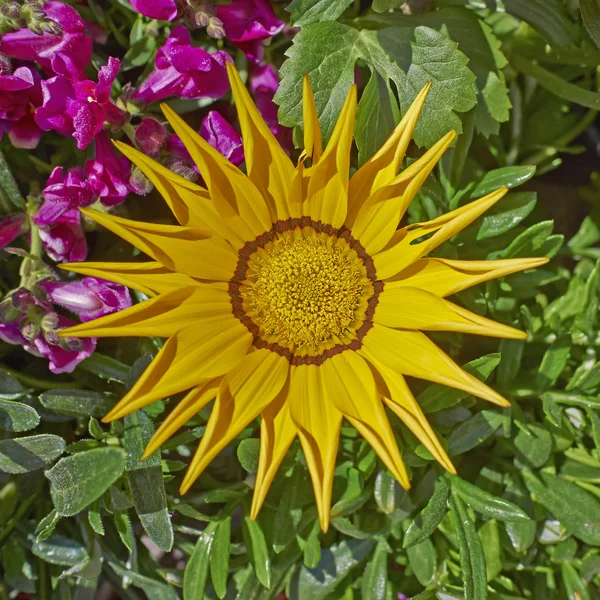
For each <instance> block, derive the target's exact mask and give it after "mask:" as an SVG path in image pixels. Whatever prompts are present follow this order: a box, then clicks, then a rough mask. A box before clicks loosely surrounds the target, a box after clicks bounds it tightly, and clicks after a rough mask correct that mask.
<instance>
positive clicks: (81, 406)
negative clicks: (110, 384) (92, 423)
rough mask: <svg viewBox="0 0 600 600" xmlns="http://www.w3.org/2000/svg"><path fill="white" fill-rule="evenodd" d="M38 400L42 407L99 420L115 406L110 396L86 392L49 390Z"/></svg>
mask: <svg viewBox="0 0 600 600" xmlns="http://www.w3.org/2000/svg"><path fill="white" fill-rule="evenodd" d="M39 398H40V402H41V403H42V405H43V406H44V407H46V408H49V409H50V410H55V411H56V412H60V413H65V414H67V415H73V416H77V417H78V416H86V417H96V418H101V417H103V416H104V415H105V414H106V413H108V412H109V411H110V410H111V409H112V407H113V406H114V405H115V401H114V399H113V398H112V397H111V396H108V395H106V394H100V393H99V392H92V391H87V390H51V391H49V392H44V393H43V394H40V396H39Z"/></svg>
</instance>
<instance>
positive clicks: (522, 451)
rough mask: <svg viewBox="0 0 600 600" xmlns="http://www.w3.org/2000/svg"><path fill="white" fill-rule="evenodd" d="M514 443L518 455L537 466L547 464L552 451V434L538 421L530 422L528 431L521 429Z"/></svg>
mask: <svg viewBox="0 0 600 600" xmlns="http://www.w3.org/2000/svg"><path fill="white" fill-rule="evenodd" d="M513 443H514V445H515V448H516V449H517V456H518V457H519V458H520V459H522V460H525V461H527V462H528V463H530V464H531V465H532V466H533V467H536V468H539V467H542V466H543V465H544V464H546V461H547V460H548V459H549V458H550V454H551V452H552V435H551V434H550V432H549V431H548V430H547V429H546V428H544V427H542V426H541V425H538V424H537V423H529V424H528V425H527V430H526V431H525V430H523V429H519V432H518V433H517V435H516V436H515V439H514V440H513Z"/></svg>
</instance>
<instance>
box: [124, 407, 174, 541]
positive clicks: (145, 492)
mask: <svg viewBox="0 0 600 600" xmlns="http://www.w3.org/2000/svg"><path fill="white" fill-rule="evenodd" d="M153 434H154V425H153V424H152V420H151V419H150V417H149V416H148V415H147V414H146V413H145V412H144V411H141V410H138V411H136V412H134V413H133V414H131V415H128V416H126V417H125V432H124V436H123V445H124V447H125V450H126V451H127V453H128V454H127V462H126V463H125V471H126V474H127V481H128V483H129V488H130V489H131V497H132V499H133V505H134V506H135V510H136V512H137V514H138V516H139V518H140V521H141V523H142V526H143V527H144V530H145V531H146V533H147V534H148V537H149V538H150V539H151V540H152V541H153V542H154V543H155V544H156V545H157V546H158V547H159V548H160V549H161V550H163V551H165V552H170V550H171V548H172V547H173V528H172V526H171V519H170V517H169V511H168V508H167V495H166V492H165V484H164V481H163V476H162V471H161V465H160V451H157V452H154V453H153V454H152V455H151V456H149V457H148V458H147V459H146V460H141V457H142V454H143V452H144V448H145V447H146V445H147V444H148V442H149V441H150V438H151V437H152V436H153Z"/></svg>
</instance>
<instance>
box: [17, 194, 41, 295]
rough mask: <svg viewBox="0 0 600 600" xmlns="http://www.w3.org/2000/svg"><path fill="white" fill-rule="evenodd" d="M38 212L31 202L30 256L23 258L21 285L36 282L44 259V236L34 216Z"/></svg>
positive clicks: (20, 272)
mask: <svg viewBox="0 0 600 600" xmlns="http://www.w3.org/2000/svg"><path fill="white" fill-rule="evenodd" d="M36 212H37V208H36V206H35V205H34V203H33V202H30V203H29V231H30V235H31V246H30V248H29V256H27V257H26V258H25V259H23V262H22V263H21V269H20V271H19V274H20V275H21V282H20V283H19V285H20V287H24V288H28V289H29V288H30V287H31V286H32V285H33V284H34V283H35V271H36V267H37V265H38V263H39V262H40V261H41V259H42V238H41V237H40V230H39V229H38V228H37V226H36V225H35V223H34V222H33V217H34V216H35V214H36Z"/></svg>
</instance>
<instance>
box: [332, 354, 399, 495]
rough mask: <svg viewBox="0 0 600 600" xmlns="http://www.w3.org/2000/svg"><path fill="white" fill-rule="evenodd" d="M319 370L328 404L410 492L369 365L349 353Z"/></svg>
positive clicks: (335, 357)
mask: <svg viewBox="0 0 600 600" xmlns="http://www.w3.org/2000/svg"><path fill="white" fill-rule="evenodd" d="M320 368H321V369H322V370H323V378H324V380H325V382H326V385H325V387H324V390H325V393H326V401H331V402H333V404H334V405H335V407H336V408H337V409H338V410H339V411H340V412H341V413H342V414H343V415H344V416H345V417H346V418H347V419H348V420H349V421H350V423H352V425H354V427H355V428H356V429H357V430H358V431H359V433H360V434H361V435H362V436H363V437H364V438H365V439H366V440H367V442H369V444H370V445H371V446H372V447H373V449H374V450H375V451H376V452H377V455H378V456H379V458H380V459H381V460H382V461H383V463H384V464H385V466H386V467H387V468H388V469H389V470H390V472H391V473H392V474H393V475H394V477H395V478H396V479H397V480H398V482H399V483H400V485H402V487H403V488H404V489H409V488H410V481H409V479H408V474H407V473H406V468H405V466H404V462H403V461H402V458H401V456H400V451H399V450H398V445H397V444H396V438H395V437H394V433H393V432H392V428H391V426H390V422H389V420H388V418H387V415H386V414H385V409H384V408H383V404H382V402H381V398H380V396H379V394H378V392H377V386H376V385H375V379H374V378H373V374H372V373H371V369H370V368H369V366H368V365H367V363H366V361H365V360H364V359H363V358H362V357H361V356H359V355H358V354H356V353H355V352H353V351H350V350H349V351H346V352H342V353H341V354H336V355H335V356H332V357H331V358H329V359H327V360H326V361H325V362H324V363H323V364H322V365H321V366H320Z"/></svg>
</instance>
